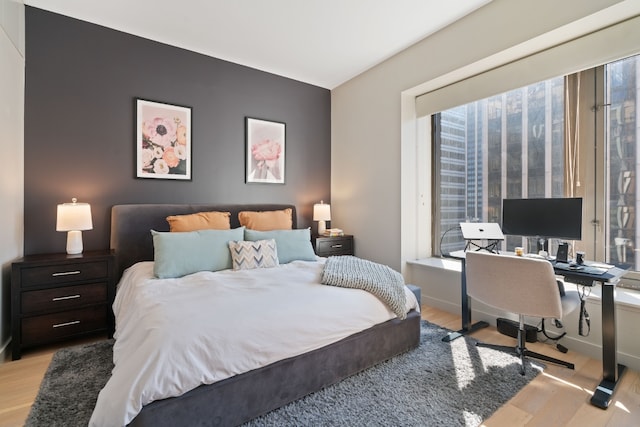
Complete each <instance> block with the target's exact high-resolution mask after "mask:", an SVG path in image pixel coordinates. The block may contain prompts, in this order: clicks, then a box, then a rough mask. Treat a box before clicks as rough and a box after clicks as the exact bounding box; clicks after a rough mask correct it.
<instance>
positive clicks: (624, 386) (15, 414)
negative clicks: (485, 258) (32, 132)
mask: <svg viewBox="0 0 640 427" xmlns="http://www.w3.org/2000/svg"><path fill="white" fill-rule="evenodd" d="M422 317H423V318H424V319H426V320H428V321H430V322H432V323H435V324H437V325H440V326H443V327H445V328H449V329H452V330H455V329H458V328H459V327H460V316H457V315H454V314H450V313H447V312H444V311H441V310H438V309H435V308H432V307H423V309H422ZM473 336H474V337H475V338H477V339H479V340H482V341H486V342H491V343H495V344H507V345H511V344H512V343H514V341H515V340H514V339H512V338H509V337H505V336H504V335H501V334H500V333H498V332H497V331H496V329H495V328H494V327H489V328H487V329H484V330H480V331H478V332H476V333H474V335H473ZM528 346H529V348H530V349H531V350H534V351H538V352H540V353H544V354H548V355H550V356H554V357H558V358H561V359H564V360H568V361H570V362H573V363H575V365H576V369H575V371H572V370H569V369H565V368H562V367H557V366H554V365H551V364H547V368H546V369H545V370H544V372H542V373H541V374H540V375H538V376H537V377H536V378H535V379H534V380H533V381H531V383H529V385H527V386H526V387H525V388H523V389H522V390H521V391H520V393H518V394H517V395H516V396H514V397H513V398H512V399H511V400H510V401H509V402H507V403H506V404H505V405H504V406H502V407H501V408H500V409H499V410H498V411H497V412H496V413H495V414H493V416H492V417H491V418H489V419H488V420H486V421H485V422H484V423H483V425H484V426H487V427H502V426H505V427H515V426H528V427H529V426H541V427H553V426H576V427H590V426H594V427H596V426H602V427H604V426H607V427H613V426H616V427H618V426H640V375H639V374H638V373H637V372H635V371H631V370H627V372H626V373H625V375H624V376H623V378H622V381H621V383H620V385H619V386H618V389H617V391H616V394H615V395H614V398H613V402H612V404H611V406H610V407H609V409H607V410H602V409H599V408H596V407H594V406H592V405H591V404H589V399H590V397H591V393H592V391H593V389H594V388H595V387H596V386H597V384H598V383H599V382H600V379H601V376H602V364H601V362H600V361H599V360H595V359H591V358H588V357H586V356H583V355H580V354H577V353H575V352H572V351H569V353H567V354H561V353H559V352H558V351H557V350H555V348H553V347H551V346H550V345H547V344H543V343H532V344H528ZM55 350H56V347H50V348H43V349H40V350H37V351H31V352H27V353H25V354H24V355H23V357H22V359H21V360H18V361H15V362H5V363H2V364H0V427H14V426H22V425H23V424H24V421H25V419H26V417H27V415H28V413H29V408H30V407H31V404H32V403H33V400H34V399H35V396H36V394H37V392H38V388H39V385H40V381H41V380H42V377H43V375H44V372H45V371H46V369H47V366H49V362H50V360H51V356H52V355H53V353H54V351H55ZM514 375H518V373H517V372H516V371H514Z"/></svg>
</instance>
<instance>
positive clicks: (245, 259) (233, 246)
mask: <svg viewBox="0 0 640 427" xmlns="http://www.w3.org/2000/svg"><path fill="white" fill-rule="evenodd" d="M229 250H230V251H231V260H232V262H233V269H234V270H249V269H253V268H270V267H276V266H277V265H278V264H279V263H278V250H277V248H276V241H275V240H274V239H269V240H257V241H255V242H247V241H230V242H229Z"/></svg>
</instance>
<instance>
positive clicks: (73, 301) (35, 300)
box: [22, 282, 107, 314]
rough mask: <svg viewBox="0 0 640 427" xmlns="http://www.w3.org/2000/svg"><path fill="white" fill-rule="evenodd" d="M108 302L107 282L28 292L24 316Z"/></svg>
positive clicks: (23, 300)
mask: <svg viewBox="0 0 640 427" xmlns="http://www.w3.org/2000/svg"><path fill="white" fill-rule="evenodd" d="M106 302H107V283H106V282H105V283H92V284H89V285H76V286H65V287H61V288H52V289H42V290H38V291H26V292H23V294H22V314H30V313H36V312H38V311H60V310H68V309H71V308H74V307H81V306H83V305H87V304H99V303H106Z"/></svg>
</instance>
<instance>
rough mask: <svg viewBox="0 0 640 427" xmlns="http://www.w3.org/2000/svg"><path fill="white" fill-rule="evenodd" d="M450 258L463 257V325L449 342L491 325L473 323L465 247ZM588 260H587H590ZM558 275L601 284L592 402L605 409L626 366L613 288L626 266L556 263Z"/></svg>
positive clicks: (451, 336) (449, 337) (446, 337)
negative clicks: (590, 268) (598, 372)
mask: <svg viewBox="0 0 640 427" xmlns="http://www.w3.org/2000/svg"><path fill="white" fill-rule="evenodd" d="M449 256H450V257H451V258H455V259H459V260H461V261H462V275H461V279H460V280H461V283H460V288H461V297H462V329H460V330H459V331H456V332H451V333H449V334H448V335H447V336H445V337H444V338H443V339H442V341H445V342H450V341H453V340H455V339H456V338H459V337H461V336H463V335H467V334H470V333H472V332H474V331H477V330H478V329H482V328H485V327H487V326H488V324H487V323H486V322H477V323H475V324H472V323H471V302H470V298H469V296H468V295H467V275H466V267H465V257H466V253H465V252H464V251H455V252H451V254H449ZM587 264H588V262H587ZM554 270H555V272H556V274H557V275H559V276H564V278H565V280H566V281H567V282H569V283H572V282H573V283H585V281H594V282H598V283H600V285H601V286H602V301H601V306H602V381H601V382H600V384H599V385H598V387H596V389H595V391H594V393H593V396H592V397H591V404H592V405H594V406H597V407H599V408H602V409H607V407H608V406H609V403H610V401H611V397H612V396H613V392H614V391H615V388H616V385H617V384H618V381H620V378H621V377H622V375H623V374H624V371H625V369H626V367H625V366H624V365H621V364H619V363H617V357H618V355H617V352H618V350H617V344H616V307H615V300H614V291H615V287H616V284H617V283H618V282H619V281H620V278H621V277H622V275H623V274H624V273H625V272H626V270H624V269H622V268H619V267H613V268H611V269H609V270H607V271H606V272H605V273H602V274H593V273H588V272H585V271H582V270H573V269H565V268H558V267H556V266H554Z"/></svg>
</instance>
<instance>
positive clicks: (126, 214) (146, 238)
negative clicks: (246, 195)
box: [110, 204, 297, 279]
mask: <svg viewBox="0 0 640 427" xmlns="http://www.w3.org/2000/svg"><path fill="white" fill-rule="evenodd" d="M287 208H291V209H292V215H291V216H292V219H293V228H296V227H297V215H296V207H295V206H294V205H287V204H219V205H218V204H212V205H207V204H194V205H189V204H185V205H182V204H133V205H115V206H113V207H112V208H111V245H110V246H111V249H113V250H114V251H115V254H116V265H117V269H118V279H119V278H120V276H121V275H122V272H123V271H124V269H126V268H127V267H130V266H132V265H133V264H135V263H136V262H139V261H153V240H152V238H151V231H150V230H152V229H153V230H156V231H169V224H168V223H167V220H166V218H167V217H168V216H169V215H184V214H190V213H195V212H204V211H223V212H231V228H236V227H239V226H240V222H239V221H238V212H240V211H275V210H280V209H287Z"/></svg>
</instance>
